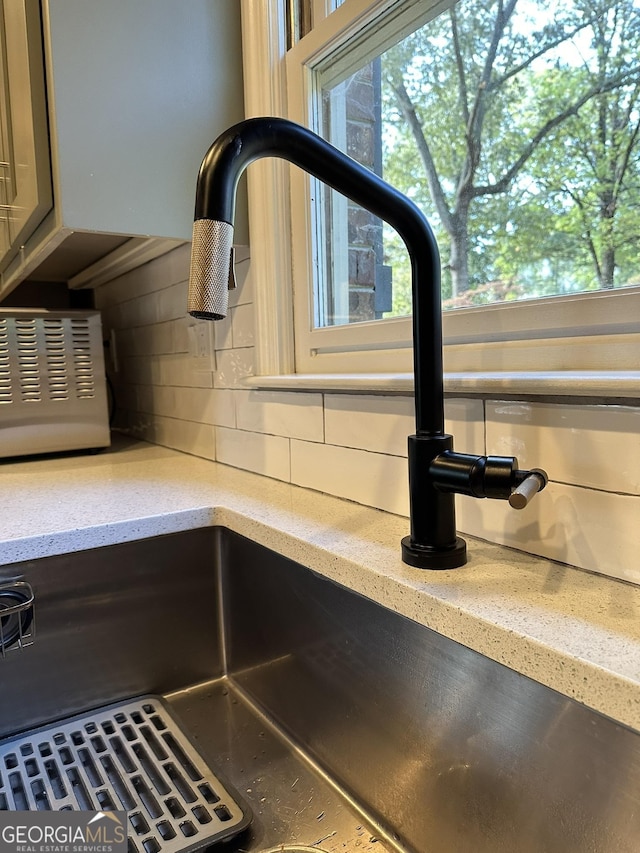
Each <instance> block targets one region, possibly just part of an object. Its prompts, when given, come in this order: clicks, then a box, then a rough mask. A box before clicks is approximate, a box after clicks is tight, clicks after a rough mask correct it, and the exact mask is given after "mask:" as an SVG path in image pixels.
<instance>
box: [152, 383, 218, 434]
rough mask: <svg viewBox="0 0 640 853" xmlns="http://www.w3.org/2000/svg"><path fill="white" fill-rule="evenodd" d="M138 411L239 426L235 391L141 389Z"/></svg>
mask: <svg viewBox="0 0 640 853" xmlns="http://www.w3.org/2000/svg"><path fill="white" fill-rule="evenodd" d="M138 408H139V410H140V411H142V412H147V413H149V414H154V415H164V416H166V417H171V418H174V419H178V420H183V421H193V422H196V423H202V424H215V425H217V426H227V427H234V426H235V405H234V400H233V391H224V390H218V389H214V388H183V387H180V386H175V387H173V386H166V385H145V386H140V389H139V393H138Z"/></svg>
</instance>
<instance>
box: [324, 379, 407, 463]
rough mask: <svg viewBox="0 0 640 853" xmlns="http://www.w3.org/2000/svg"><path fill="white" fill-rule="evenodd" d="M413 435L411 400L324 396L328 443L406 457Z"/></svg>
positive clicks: (343, 395) (326, 438)
mask: <svg viewBox="0 0 640 853" xmlns="http://www.w3.org/2000/svg"><path fill="white" fill-rule="evenodd" d="M414 432H415V418H414V413H413V399H412V398H409V397H382V396H353V395H350V394H327V395H326V396H325V441H326V442H327V444H333V445H336V446H341V447H353V448H357V449H359V450H369V451H372V452H373V453H385V454H390V455H393V456H406V455H407V436H408V435H410V434H411V433H414Z"/></svg>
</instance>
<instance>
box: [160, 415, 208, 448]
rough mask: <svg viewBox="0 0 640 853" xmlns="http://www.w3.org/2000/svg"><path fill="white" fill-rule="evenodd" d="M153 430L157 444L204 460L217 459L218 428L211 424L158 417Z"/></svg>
mask: <svg viewBox="0 0 640 853" xmlns="http://www.w3.org/2000/svg"><path fill="white" fill-rule="evenodd" d="M152 430H153V436H154V438H153V441H154V442H155V443H156V444H162V445H163V446H164V447H172V448H174V449H175V450H182V451H183V452H184V453H191V454H193V455H194V456H202V457H203V458H204V459H215V458H216V435H215V430H216V427H214V426H211V425H210V424H199V423H194V422H193V421H184V420H179V419H177V418H165V417H159V416H157V415H156V416H154V418H153V427H152Z"/></svg>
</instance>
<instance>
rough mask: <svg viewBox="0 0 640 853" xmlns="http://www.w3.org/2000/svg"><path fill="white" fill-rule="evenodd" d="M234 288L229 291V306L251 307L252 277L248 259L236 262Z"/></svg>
mask: <svg viewBox="0 0 640 853" xmlns="http://www.w3.org/2000/svg"><path fill="white" fill-rule="evenodd" d="M235 273H236V288H235V289H234V290H230V291H229V306H230V307H232V308H233V307H234V306H236V305H253V276H252V275H251V261H250V259H249V258H246V259H245V260H239V261H236V266H235Z"/></svg>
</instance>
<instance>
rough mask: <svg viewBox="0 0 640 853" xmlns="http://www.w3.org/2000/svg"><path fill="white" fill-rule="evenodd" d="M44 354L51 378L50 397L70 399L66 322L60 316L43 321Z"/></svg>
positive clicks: (48, 374) (52, 398)
mask: <svg viewBox="0 0 640 853" xmlns="http://www.w3.org/2000/svg"><path fill="white" fill-rule="evenodd" d="M43 329H44V354H45V358H46V362H47V376H48V379H49V399H50V400H68V399H69V374H68V370H67V356H66V353H65V331H64V322H63V320H62V319H60V318H58V319H56V318H51V319H49V318H46V319H45V320H44V321H43Z"/></svg>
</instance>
